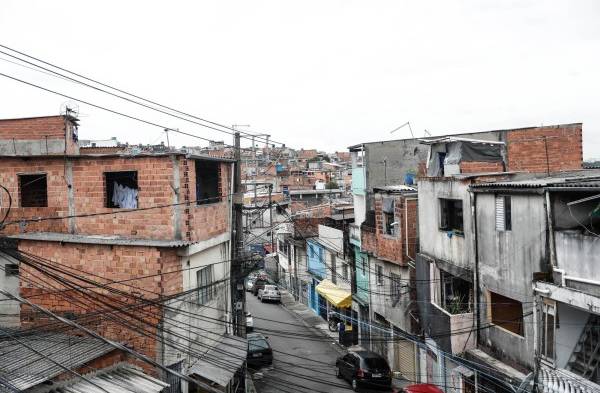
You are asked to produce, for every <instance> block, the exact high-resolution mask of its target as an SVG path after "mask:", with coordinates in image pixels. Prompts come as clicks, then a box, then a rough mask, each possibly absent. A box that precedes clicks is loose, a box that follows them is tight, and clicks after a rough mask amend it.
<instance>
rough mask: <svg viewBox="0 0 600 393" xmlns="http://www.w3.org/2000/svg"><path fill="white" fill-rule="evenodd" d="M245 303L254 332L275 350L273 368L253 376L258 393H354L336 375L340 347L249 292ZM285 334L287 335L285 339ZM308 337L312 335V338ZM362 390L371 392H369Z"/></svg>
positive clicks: (364, 390) (278, 305)
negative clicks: (267, 330) (259, 334)
mask: <svg viewBox="0 0 600 393" xmlns="http://www.w3.org/2000/svg"><path fill="white" fill-rule="evenodd" d="M246 300H247V309H248V311H250V313H251V314H252V316H253V317H254V329H255V331H256V332H259V333H263V334H264V335H265V336H267V337H268V340H269V343H270V344H271V347H272V348H273V351H274V352H273V357H274V360H273V365H272V366H267V367H263V368H262V369H260V370H258V372H255V373H254V375H253V379H254V385H255V387H256V390H257V391H258V392H259V393H298V392H315V393H319V392H331V393H337V392H344V393H348V392H351V391H352V389H351V387H350V384H349V383H348V382H347V381H345V380H343V379H338V378H336V376H335V361H336V359H337V358H338V356H340V354H339V352H338V351H337V350H336V349H335V345H337V344H335V343H333V342H332V341H330V340H327V339H326V338H325V337H322V336H320V335H318V333H315V332H313V331H311V330H309V329H308V328H307V327H306V326H305V325H304V324H303V323H302V322H301V321H299V320H298V319H297V318H296V317H295V316H294V315H293V314H292V313H291V312H289V311H288V310H286V309H285V308H284V307H283V306H281V305H280V304H274V303H261V302H260V301H259V300H257V298H256V297H255V296H253V295H252V294H251V293H250V292H248V293H247V295H246ZM258 318H267V319H271V320H274V321H278V322H269V321H264V320H261V319H258ZM261 329H271V330H277V331H278V332H277V333H274V332H266V331H261ZM282 332H285V336H284V335H282V334H283V333H282ZM306 336H312V339H310V338H306ZM278 351H280V352H278ZM281 352H285V353H281ZM286 353H287V354H286ZM293 355H296V356H297V357H296V356H293ZM260 374H262V378H261V376H260ZM360 391H361V392H370V390H367V389H361V390H360Z"/></svg>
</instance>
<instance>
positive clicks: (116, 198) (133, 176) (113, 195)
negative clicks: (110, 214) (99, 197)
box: [104, 171, 139, 209]
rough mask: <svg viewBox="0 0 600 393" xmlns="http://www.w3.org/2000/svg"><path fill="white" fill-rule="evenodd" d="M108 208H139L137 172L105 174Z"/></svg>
mask: <svg viewBox="0 0 600 393" xmlns="http://www.w3.org/2000/svg"><path fill="white" fill-rule="evenodd" d="M104 179H105V183H106V207H108V208H120V209H137V208H138V194H139V189H138V173H137V171H123V172H104Z"/></svg>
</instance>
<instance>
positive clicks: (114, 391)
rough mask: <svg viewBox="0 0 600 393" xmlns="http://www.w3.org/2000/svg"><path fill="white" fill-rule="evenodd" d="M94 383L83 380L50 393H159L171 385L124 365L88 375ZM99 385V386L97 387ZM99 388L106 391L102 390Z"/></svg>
mask: <svg viewBox="0 0 600 393" xmlns="http://www.w3.org/2000/svg"><path fill="white" fill-rule="evenodd" d="M86 377H87V378H88V379H89V380H90V381H91V382H92V383H90V382H87V381H85V380H82V379H78V380H76V381H77V382H76V383H74V384H68V382H67V384H66V386H62V387H59V388H55V389H52V390H50V392H49V393H106V391H108V392H110V393H159V392H161V391H162V390H163V389H164V388H166V387H167V386H169V384H167V383H165V382H163V381H160V380H158V379H156V378H153V377H151V376H149V375H147V374H144V373H143V372H142V371H141V370H139V369H137V368H134V367H133V366H131V365H122V366H119V367H117V368H115V369H112V370H110V371H108V372H99V373H96V374H95V375H92V374H90V375H86ZM95 385H97V386H95ZM98 386H100V387H102V388H103V389H105V390H106V391H103V390H101V389H100V388H98Z"/></svg>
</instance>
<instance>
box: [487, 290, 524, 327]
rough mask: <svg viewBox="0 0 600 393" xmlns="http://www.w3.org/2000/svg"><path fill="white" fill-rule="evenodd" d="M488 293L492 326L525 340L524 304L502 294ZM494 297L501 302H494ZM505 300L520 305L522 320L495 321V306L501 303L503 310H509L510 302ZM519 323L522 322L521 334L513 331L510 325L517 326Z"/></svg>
mask: <svg viewBox="0 0 600 393" xmlns="http://www.w3.org/2000/svg"><path fill="white" fill-rule="evenodd" d="M487 293H488V307H489V308H488V311H489V315H488V319H489V322H490V323H491V324H493V325H494V326H496V327H498V328H500V329H502V330H504V331H506V332H508V333H510V334H513V335H515V336H517V337H520V338H525V316H524V314H523V303H521V302H520V301H518V300H515V299H512V298H509V297H508V296H504V295H502V294H499V293H497V292H492V291H490V290H488V291H487ZM494 297H496V298H498V297H499V298H500V299H497V300H501V301H500V302H498V301H494V300H493V299H494ZM504 299H508V300H509V301H511V302H515V303H518V305H519V306H520V307H521V313H520V315H521V318H520V320H519V319H514V320H512V319H511V320H507V321H502V320H498V319H494V304H498V303H500V304H502V307H501V308H502V309H507V308H508V302H506V301H504ZM517 322H520V323H519V324H518V326H519V332H516V331H515V330H513V329H511V328H510V324H516V323H517Z"/></svg>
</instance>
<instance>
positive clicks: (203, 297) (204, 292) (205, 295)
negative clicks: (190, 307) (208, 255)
mask: <svg viewBox="0 0 600 393" xmlns="http://www.w3.org/2000/svg"><path fill="white" fill-rule="evenodd" d="M202 272H206V273H207V275H206V276H207V277H208V281H207V282H206V283H203V282H202V281H204V280H201V277H202ZM214 280H215V277H214V270H213V265H207V266H203V267H201V268H199V269H198V270H196V287H197V289H198V290H197V301H198V305H200V306H203V305H205V304H208V303H210V302H211V301H213V300H214V299H215V292H216V291H215V289H214ZM201 287H203V288H201Z"/></svg>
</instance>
